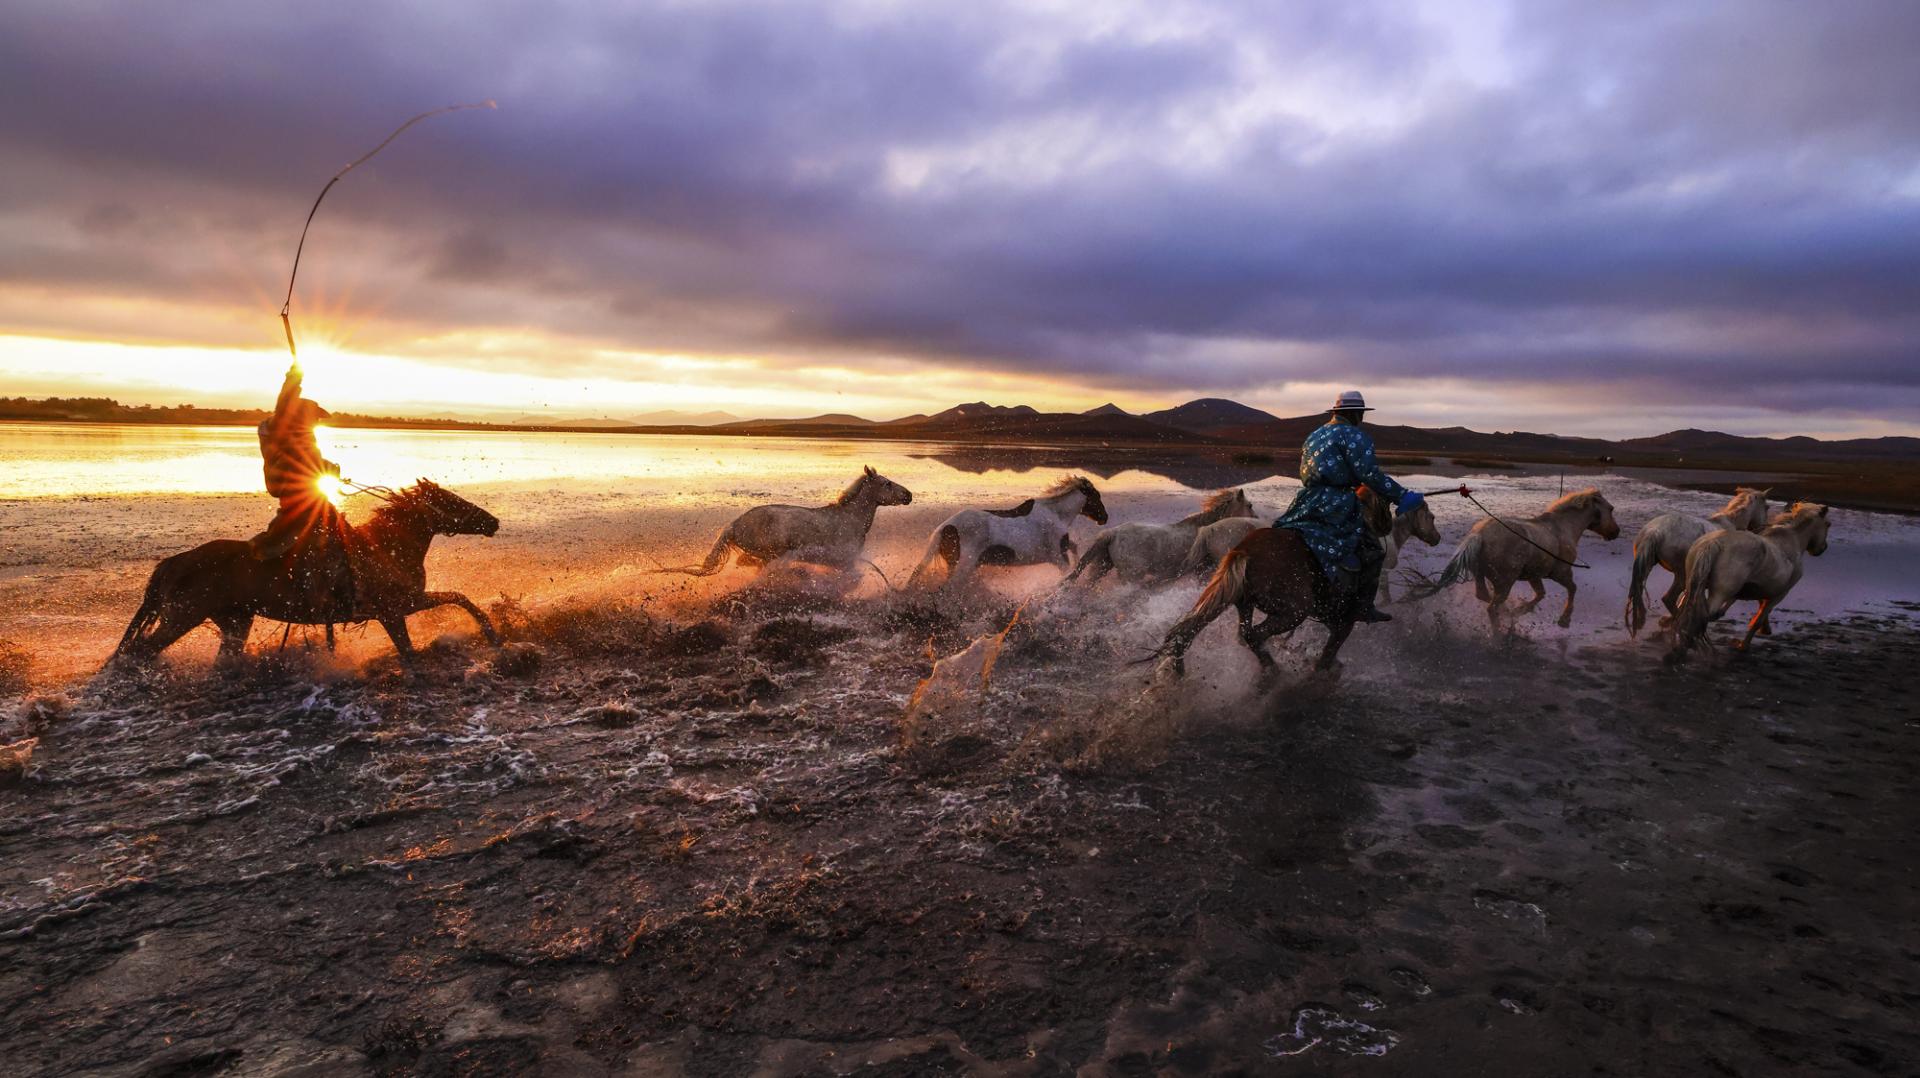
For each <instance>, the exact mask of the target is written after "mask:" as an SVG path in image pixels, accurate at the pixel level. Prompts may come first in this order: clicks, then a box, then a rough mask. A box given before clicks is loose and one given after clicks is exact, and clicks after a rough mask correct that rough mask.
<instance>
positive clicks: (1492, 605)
mask: <svg viewBox="0 0 1920 1078" xmlns="http://www.w3.org/2000/svg"><path fill="white" fill-rule="evenodd" d="M1513 585H1514V581H1511V580H1507V581H1500V580H1495V581H1493V587H1492V588H1491V589H1489V590H1488V592H1487V596H1486V599H1487V621H1488V622H1490V623H1491V624H1492V626H1493V631H1494V632H1496V633H1497V632H1499V631H1500V613H1501V611H1502V610H1504V609H1505V608H1506V605H1507V593H1508V592H1510V591H1512V590H1513Z"/></svg>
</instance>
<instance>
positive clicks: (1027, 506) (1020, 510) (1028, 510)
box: [987, 498, 1033, 518]
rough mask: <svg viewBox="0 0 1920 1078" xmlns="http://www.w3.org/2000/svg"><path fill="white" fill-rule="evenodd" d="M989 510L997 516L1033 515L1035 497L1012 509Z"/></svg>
mask: <svg viewBox="0 0 1920 1078" xmlns="http://www.w3.org/2000/svg"><path fill="white" fill-rule="evenodd" d="M987 512H989V513H991V514H993V515H994V516H997V517H1008V518H1012V517H1024V516H1031V515H1033V499H1032V498H1028V499H1027V500H1026V501H1024V502H1021V503H1020V504H1019V505H1016V506H1014V507H1013V508H1012V509H989V510H987Z"/></svg>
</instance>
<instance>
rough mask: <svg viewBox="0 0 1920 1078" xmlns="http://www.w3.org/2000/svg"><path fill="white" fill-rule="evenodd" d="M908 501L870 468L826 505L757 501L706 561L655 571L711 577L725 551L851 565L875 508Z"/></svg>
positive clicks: (754, 561) (750, 561) (750, 560)
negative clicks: (759, 503)
mask: <svg viewBox="0 0 1920 1078" xmlns="http://www.w3.org/2000/svg"><path fill="white" fill-rule="evenodd" d="M912 504H913V492H912V491H910V490H908V489H907V488H906V487H903V486H901V485H900V484H898V483H896V482H894V481H893V480H891V479H888V478H887V477H886V476H884V475H881V474H880V473H879V472H876V471H874V470H873V468H872V467H868V468H866V469H864V470H863V471H862V472H861V473H860V475H859V477H858V478H856V479H855V480H854V481H853V483H852V484H851V485H849V486H848V487H847V489H846V490H843V491H841V492H840V497H838V498H836V499H835V500H834V501H833V503H832V504H830V505H823V506H820V507H819V508H809V507H807V506H801V505H761V506H755V507H754V508H752V509H749V510H747V511H746V512H744V513H742V514H740V515H739V516H738V517H735V518H734V520H733V523H731V524H728V525H727V526H726V527H725V528H724V529H722V530H721V532H720V538H719V539H717V540H715V541H714V544H713V549H712V550H711V551H709V552H708V553H707V560H706V561H704V562H702V563H700V564H699V565H682V566H677V567H671V568H662V569H655V570H654V572H656V573H682V574H685V575H687V576H712V575H713V574H715V573H717V572H719V571H720V570H721V569H722V568H723V567H725V565H726V563H727V558H728V556H729V555H737V556H738V558H737V560H738V561H739V563H740V564H742V565H764V564H765V563H767V562H770V561H773V560H775V559H777V558H786V559H789V560H791V561H800V562H807V563H809V564H813V565H826V566H831V567H833V568H836V569H851V568H853V567H854V563H856V562H857V561H859V559H860V552H861V551H862V550H864V549H866V545H867V533H868V532H869V531H872V530H873V517H874V514H875V513H876V512H877V511H878V510H879V508H880V507H881V506H883V505H912Z"/></svg>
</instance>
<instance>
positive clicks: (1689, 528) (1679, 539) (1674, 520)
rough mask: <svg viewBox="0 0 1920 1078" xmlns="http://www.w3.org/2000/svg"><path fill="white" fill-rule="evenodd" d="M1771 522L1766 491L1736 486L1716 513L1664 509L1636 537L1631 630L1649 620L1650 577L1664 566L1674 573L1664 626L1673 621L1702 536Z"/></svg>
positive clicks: (1630, 584) (1629, 586) (1630, 594)
mask: <svg viewBox="0 0 1920 1078" xmlns="http://www.w3.org/2000/svg"><path fill="white" fill-rule="evenodd" d="M1766 526H1767V491H1765V490H1757V489H1755V488H1753V487H1737V488H1735V489H1734V492H1733V497H1732V498H1731V499H1729V500H1728V502H1727V504H1726V505H1725V506H1723V507H1722V508H1721V509H1720V510H1719V511H1718V512H1716V513H1714V514H1713V515H1712V516H1706V517H1696V516H1693V515H1691V514H1688V513H1662V514H1660V515H1659V516H1657V517H1654V518H1653V519H1652V520H1649V521H1647V522H1646V524H1644V525H1643V526H1642V527H1641V528H1640V534H1639V535H1636V536H1634V537H1633V578H1632V579H1631V580H1630V581H1629V582H1628V584H1627V615H1626V620H1627V632H1628V633H1629V634H1630V635H1633V636H1639V635H1640V630H1641V629H1643V628H1645V627H1646V624H1647V577H1648V576H1649V575H1651V574H1652V572H1653V567H1654V566H1656V565H1657V566H1659V567H1660V568H1662V569H1665V570H1666V571H1667V572H1669V573H1672V574H1673V582H1672V583H1671V584H1669V585H1667V593H1666V594H1665V595H1662V596H1661V597H1660V602H1661V603H1662V604H1663V605H1664V606H1666V608H1667V616H1666V617H1663V618H1661V619H1660V624H1661V625H1662V626H1665V625H1668V624H1670V623H1671V622H1672V621H1673V615H1674V612H1675V611H1677V610H1678V609H1679V605H1680V594H1681V592H1682V590H1683V589H1684V588H1685V587H1686V566H1687V551H1688V550H1689V549H1691V548H1692V546H1693V544H1695V543H1697V542H1699V541H1700V540H1701V538H1702V537H1704V536H1707V535H1711V534H1712V533H1714V532H1717V531H1730V532H1757V531H1760V530H1762V529H1764V528H1765V527H1766Z"/></svg>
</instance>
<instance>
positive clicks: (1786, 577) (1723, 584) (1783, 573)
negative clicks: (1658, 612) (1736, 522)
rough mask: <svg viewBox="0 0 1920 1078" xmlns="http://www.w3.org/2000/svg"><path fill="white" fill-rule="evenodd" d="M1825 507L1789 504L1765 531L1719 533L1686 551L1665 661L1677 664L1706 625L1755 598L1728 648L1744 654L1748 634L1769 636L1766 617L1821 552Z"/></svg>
mask: <svg viewBox="0 0 1920 1078" xmlns="http://www.w3.org/2000/svg"><path fill="white" fill-rule="evenodd" d="M1827 529H1828V523H1827V507H1826V506H1824V505H1815V504H1814V503H1812V502H1795V503H1793V506H1792V507H1791V508H1789V509H1788V510H1787V511H1786V512H1784V513H1781V514H1780V515H1779V516H1776V517H1774V518H1773V522H1772V523H1771V524H1769V525H1768V526H1767V530H1766V531H1763V532H1761V533H1760V534H1758V535H1755V534H1754V533H1752V532H1744V531H1720V532H1713V533H1712V534H1709V535H1706V536H1703V537H1701V539H1700V541H1699V542H1697V543H1695V544H1693V548H1692V549H1691V550H1688V551H1687V563H1686V574H1687V583H1686V590H1685V592H1684V594H1683V595H1682V596H1681V599H1680V610H1679V612H1678V613H1676V614H1675V615H1674V619H1673V630H1674V631H1673V650H1672V651H1669V652H1668V653H1667V661H1668V662H1670V663H1671V662H1678V661H1680V660H1681V659H1682V658H1683V657H1685V655H1686V653H1687V651H1688V649H1690V648H1692V647H1693V645H1695V644H1697V643H1699V642H1700V641H1701V640H1704V639H1706V635H1707V623H1708V622H1711V621H1716V620H1718V619H1719V618H1720V617H1722V616H1723V615H1725V614H1726V612H1727V608H1728V607H1730V606H1732V605H1733V604H1734V603H1736V602H1738V601H1739V600H1742V599H1758V600H1759V601H1760V609H1759V610H1757V611H1755V612H1754V615H1753V620H1752V621H1749V622H1747V635H1746V637H1745V638H1744V639H1742V640H1741V641H1740V642H1739V643H1738V644H1735V645H1734V647H1736V648H1739V649H1740V650H1742V651H1745V650H1746V649H1747V648H1748V647H1749V646H1751V645H1752V644H1753V635H1754V634H1755V633H1759V634H1760V635H1761V636H1772V635H1773V626H1772V625H1771V624H1769V622H1768V618H1767V616H1768V615H1769V614H1771V613H1772V612H1773V608H1774V607H1776V606H1778V605H1780V600H1782V599H1784V598H1786V597H1787V593H1788V592H1790V591H1792V590H1793V586H1794V585H1795V584H1798V583H1799V582H1800V574H1801V572H1802V570H1803V563H1804V561H1805V559H1804V557H1803V555H1806V554H1812V555H1813V556H1814V557H1816V558H1817V557H1819V556H1820V555H1822V554H1824V553H1826V551H1827Z"/></svg>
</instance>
